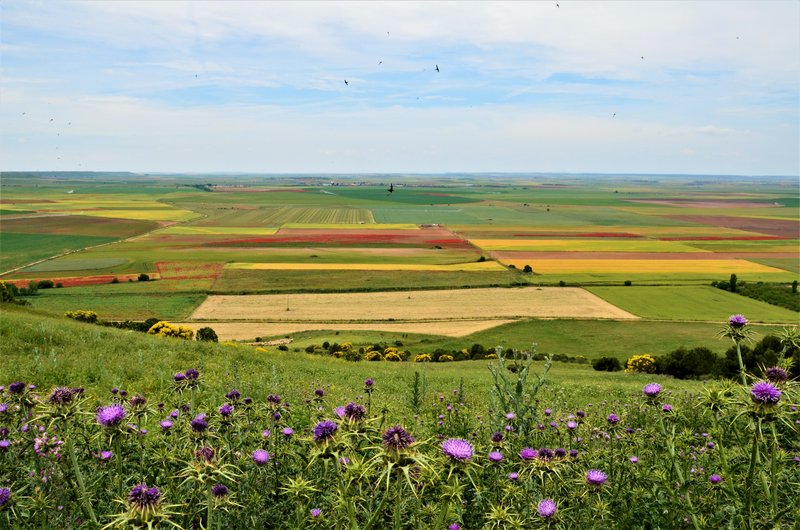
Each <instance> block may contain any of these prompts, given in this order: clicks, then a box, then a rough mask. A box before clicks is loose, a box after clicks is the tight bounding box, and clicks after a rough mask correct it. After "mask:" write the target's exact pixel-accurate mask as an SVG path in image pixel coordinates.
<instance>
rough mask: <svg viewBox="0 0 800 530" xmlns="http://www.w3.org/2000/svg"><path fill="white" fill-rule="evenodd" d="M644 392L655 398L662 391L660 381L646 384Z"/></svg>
mask: <svg viewBox="0 0 800 530" xmlns="http://www.w3.org/2000/svg"><path fill="white" fill-rule="evenodd" d="M642 393H643V394H644V395H645V396H647V397H649V398H654V397H656V396H658V395H659V394H660V393H661V385H659V384H658V383H650V384H649V385H645V387H644V389H642Z"/></svg>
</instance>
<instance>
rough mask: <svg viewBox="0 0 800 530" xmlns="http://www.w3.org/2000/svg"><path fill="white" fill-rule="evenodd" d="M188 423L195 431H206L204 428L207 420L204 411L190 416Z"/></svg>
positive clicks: (206, 425) (206, 426) (206, 427)
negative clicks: (190, 419)
mask: <svg viewBox="0 0 800 530" xmlns="http://www.w3.org/2000/svg"><path fill="white" fill-rule="evenodd" d="M190 424H191V426H192V430H193V431H194V432H196V433H203V432H205V431H206V429H208V422H207V421H206V415H205V413H202V412H201V413H200V414H198V415H197V416H195V417H194V418H192V421H191V422H190Z"/></svg>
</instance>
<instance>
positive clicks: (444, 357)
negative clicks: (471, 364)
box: [439, 355, 453, 363]
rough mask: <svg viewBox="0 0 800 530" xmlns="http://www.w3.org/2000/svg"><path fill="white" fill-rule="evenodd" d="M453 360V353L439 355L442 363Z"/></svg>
mask: <svg viewBox="0 0 800 530" xmlns="http://www.w3.org/2000/svg"><path fill="white" fill-rule="evenodd" d="M452 360H453V356H452V355H440V356H439V362H440V363H449V362H450V361H452Z"/></svg>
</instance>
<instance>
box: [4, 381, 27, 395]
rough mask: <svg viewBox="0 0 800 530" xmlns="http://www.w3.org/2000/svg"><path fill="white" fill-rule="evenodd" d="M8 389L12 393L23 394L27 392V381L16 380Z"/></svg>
mask: <svg viewBox="0 0 800 530" xmlns="http://www.w3.org/2000/svg"><path fill="white" fill-rule="evenodd" d="M8 391H9V392H11V393H12V394H22V393H23V392H25V383H23V382H22V381H16V382H14V383H11V384H10V385H8Z"/></svg>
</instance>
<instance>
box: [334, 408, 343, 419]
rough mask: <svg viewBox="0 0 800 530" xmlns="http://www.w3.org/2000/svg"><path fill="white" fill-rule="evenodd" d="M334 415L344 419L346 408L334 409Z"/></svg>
mask: <svg viewBox="0 0 800 530" xmlns="http://www.w3.org/2000/svg"><path fill="white" fill-rule="evenodd" d="M333 413H334V414H336V416H337V417H339V418H344V407H336V408H335V409H333Z"/></svg>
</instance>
